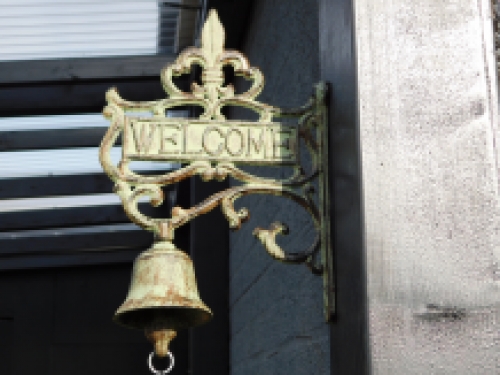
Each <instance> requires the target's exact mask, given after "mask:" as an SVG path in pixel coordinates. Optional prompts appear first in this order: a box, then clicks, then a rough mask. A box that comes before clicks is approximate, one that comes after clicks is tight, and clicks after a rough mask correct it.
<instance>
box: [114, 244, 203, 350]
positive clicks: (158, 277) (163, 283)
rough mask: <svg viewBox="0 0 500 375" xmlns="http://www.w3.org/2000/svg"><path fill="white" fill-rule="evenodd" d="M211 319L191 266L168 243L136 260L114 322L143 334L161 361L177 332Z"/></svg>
mask: <svg viewBox="0 0 500 375" xmlns="http://www.w3.org/2000/svg"><path fill="white" fill-rule="evenodd" d="M211 318H212V311H211V310H210V309H209V308H208V307H207V306H206V305H205V304H204V303H203V301H202V300H201V299H200V296H199V294H198V287H197V285H196V279H195V275H194V268H193V262H192V261H191V259H190V258H189V256H188V255H187V254H186V253H184V252H183V251H181V250H179V249H177V248H176V247H175V246H174V245H173V244H172V243H171V242H168V241H160V242H157V243H155V244H154V245H153V246H152V247H151V248H150V249H148V250H147V251H145V252H143V253H141V254H140V255H139V256H138V257H137V259H136V260H135V262H134V269H133V271H132V282H131V284H130V289H129V292H128V295H127V299H126V300H125V302H124V303H123V304H122V305H121V306H120V308H119V309H118V310H117V311H116V314H115V316H114V318H113V320H114V321H115V322H117V323H119V324H121V325H123V326H126V327H129V328H137V329H142V330H144V331H145V333H146V335H147V336H148V338H149V339H150V340H151V341H153V342H154V345H155V352H156V354H157V355H158V356H161V357H163V356H166V355H167V353H168V345H169V343H170V341H171V340H172V339H173V338H174V337H175V335H176V332H177V331H178V330H179V329H184V328H189V327H194V326H197V325H200V324H203V323H206V322H208V321H209V320H210V319H211Z"/></svg>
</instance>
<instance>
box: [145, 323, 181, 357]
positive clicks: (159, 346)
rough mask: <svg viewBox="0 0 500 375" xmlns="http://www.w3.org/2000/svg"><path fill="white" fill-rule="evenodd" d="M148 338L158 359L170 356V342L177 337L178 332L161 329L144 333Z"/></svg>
mask: <svg viewBox="0 0 500 375" xmlns="http://www.w3.org/2000/svg"><path fill="white" fill-rule="evenodd" d="M144 333H145V334H146V337H147V338H148V339H149V340H150V341H151V342H152V343H153V345H154V347H155V353H156V355H157V356H158V357H166V356H167V355H169V350H168V347H169V345H170V342H171V341H172V340H173V339H174V338H175V337H176V336H177V332H176V331H174V330H172V329H159V330H148V329H146V330H145V331H144Z"/></svg>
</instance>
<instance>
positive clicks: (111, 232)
mask: <svg viewBox="0 0 500 375" xmlns="http://www.w3.org/2000/svg"><path fill="white" fill-rule="evenodd" d="M152 241H153V234H152V233H150V232H148V231H145V230H143V229H141V228H139V227H138V226H137V225H135V224H131V223H127V224H114V225H96V226H90V227H89V226H85V227H78V228H53V229H42V230H21V231H13V232H0V258H4V257H15V256H21V255H23V256H24V255H29V254H31V255H35V254H36V255H47V256H52V255H54V254H70V253H74V252H82V251H124V250H128V249H131V248H140V247H144V248H146V247H147V246H149V245H150V244H151V243H152ZM0 263H1V261H0Z"/></svg>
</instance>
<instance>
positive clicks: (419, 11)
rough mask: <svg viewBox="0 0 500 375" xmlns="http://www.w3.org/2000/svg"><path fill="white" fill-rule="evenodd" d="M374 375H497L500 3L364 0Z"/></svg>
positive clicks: (362, 75)
mask: <svg viewBox="0 0 500 375" xmlns="http://www.w3.org/2000/svg"><path fill="white" fill-rule="evenodd" d="M356 4H357V8H356V11H357V20H356V21H357V29H358V30H357V45H358V58H359V64H358V66H359V92H360V104H361V105H360V108H361V110H360V123H361V146H362V159H363V179H364V202H365V222H366V241H367V254H368V281H369V283H368V284H369V285H368V286H369V309H370V338H371V353H372V356H373V366H372V367H373V373H374V374H375V375H378V374H380V375H387V374H405V375H411V374H415V375H421V374H440V375H441V374H442V375H448V374H455V375H467V374H475V375H490V374H499V373H500V351H499V342H500V307H499V306H500V284H499V280H500V279H499V275H500V268H499V264H500V197H499V193H498V107H497V106H498V104H497V88H496V77H495V62H494V55H493V50H494V43H493V40H492V30H491V12H490V9H489V0H478V1H476V0H442V1H435V0H359V1H357V2H356Z"/></svg>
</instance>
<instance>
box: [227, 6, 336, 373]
mask: <svg viewBox="0 0 500 375" xmlns="http://www.w3.org/2000/svg"><path fill="white" fill-rule="evenodd" d="M317 17H318V8H317V4H316V1H315V0H300V1H299V0H297V1H282V0H258V1H255V5H254V9H253V14H252V21H251V24H250V27H249V30H248V34H247V40H246V43H245V46H244V48H243V52H244V53H246V54H247V56H248V57H249V59H250V62H251V64H252V65H253V66H257V67H259V68H260V69H261V70H262V71H263V72H264V75H265V77H266V87H265V89H264V92H263V93H262V94H261V96H260V97H259V98H258V99H259V100H261V101H263V102H266V103H270V104H273V105H278V106H286V107H293V106H300V105H302V104H304V103H305V102H306V100H307V99H308V97H309V95H310V94H311V92H312V86H313V84H314V83H315V82H316V81H317V80H318V76H319V73H318V70H319V66H318V64H319V63H318V37H317V35H318V30H317V27H318V21H317ZM247 114H248V113H247V112H241V111H234V113H233V116H235V117H236V118H245V117H246V115H247ZM251 171H252V172H253V173H257V174H261V175H267V176H270V175H276V173H277V172H276V171H271V172H270V171H269V170H267V171H266V170H264V169H263V168H252V169H251ZM279 173H280V175H283V174H282V172H279ZM242 206H244V207H248V208H249V209H250V212H251V219H250V221H249V222H247V223H245V224H243V227H242V229H241V230H240V231H238V232H235V233H234V234H232V235H231V238H230V248H231V255H230V277H231V279H230V304H231V306H230V312H231V373H232V374H233V375H244V374H248V375H250V374H251V375H254V374H260V375H266V374H269V375H271V374H272V375H291V374H294V375H301V374H304V375H306V374H307V375H310V374H328V373H329V355H330V354H329V350H330V349H329V338H328V337H329V336H328V335H329V330H328V325H327V324H326V323H325V322H324V320H323V300H322V281H321V278H320V277H318V276H313V275H312V274H311V273H310V272H309V270H308V269H307V268H306V267H305V266H296V265H284V264H281V263H279V262H277V261H275V260H272V259H271V258H270V256H269V255H268V254H267V253H266V252H265V250H264V249H263V247H262V245H261V244H260V243H258V242H257V240H256V239H255V238H254V237H253V236H252V234H251V233H252V230H253V229H254V228H255V227H256V226H261V227H268V226H269V224H270V223H272V222H273V221H276V220H280V221H282V222H285V223H287V224H288V225H289V226H290V229H291V233H290V235H289V236H287V237H283V238H282V240H281V242H280V244H281V245H283V247H284V249H285V250H286V251H300V250H304V249H305V248H306V247H307V246H308V245H309V244H310V243H311V241H312V235H313V227H312V223H311V222H310V220H309V217H308V215H307V214H304V213H303V212H302V211H301V210H300V209H299V208H298V207H297V206H294V205H293V204H292V203H290V202H289V201H287V200H286V199H283V198H277V197H270V196H269V197H268V196H256V197H247V198H244V199H241V200H240V201H239V205H238V207H242Z"/></svg>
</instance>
